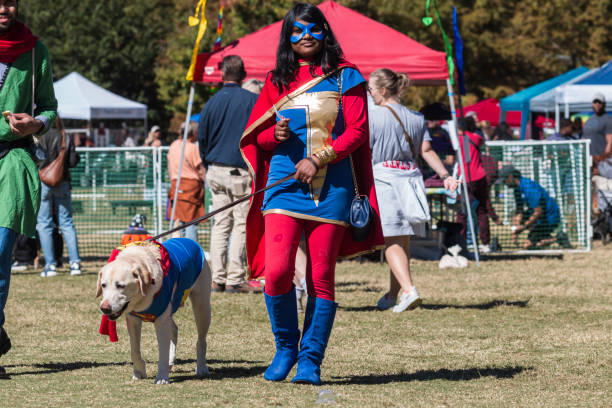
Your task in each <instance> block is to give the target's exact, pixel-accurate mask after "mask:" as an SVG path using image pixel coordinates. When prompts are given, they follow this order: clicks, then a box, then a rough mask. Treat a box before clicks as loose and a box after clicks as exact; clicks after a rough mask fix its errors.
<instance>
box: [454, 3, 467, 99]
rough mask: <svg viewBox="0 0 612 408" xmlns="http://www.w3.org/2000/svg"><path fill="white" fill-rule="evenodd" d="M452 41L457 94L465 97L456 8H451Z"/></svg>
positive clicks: (461, 43)
mask: <svg viewBox="0 0 612 408" xmlns="http://www.w3.org/2000/svg"><path fill="white" fill-rule="evenodd" d="M453 39H454V43H455V62H456V63H457V82H459V94H460V95H465V79H464V77H463V40H462V39H461V34H459V22H458V21H457V8H456V7H455V6H453Z"/></svg>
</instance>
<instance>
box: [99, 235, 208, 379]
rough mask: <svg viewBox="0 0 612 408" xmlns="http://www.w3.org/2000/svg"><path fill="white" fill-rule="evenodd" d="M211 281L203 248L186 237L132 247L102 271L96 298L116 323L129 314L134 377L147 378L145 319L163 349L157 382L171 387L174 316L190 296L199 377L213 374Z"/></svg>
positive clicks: (176, 328)
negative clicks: (210, 364)
mask: <svg viewBox="0 0 612 408" xmlns="http://www.w3.org/2000/svg"><path fill="white" fill-rule="evenodd" d="M211 279H212V278H211V272H210V267H209V266H208V263H207V262H206V259H205V258H204V252H203V251H202V248H201V247H200V246H199V244H198V243H197V242H195V241H192V240H190V239H186V238H174V239H170V240H168V241H166V242H165V243H164V244H163V246H159V245H157V244H153V243H140V245H133V246H128V247H126V248H125V249H123V250H122V251H121V252H119V254H118V255H117V257H116V258H115V259H114V260H113V261H112V262H110V263H108V264H106V265H105V266H104V267H103V268H102V269H101V270H100V272H99V274H98V287H97V295H96V296H100V295H102V302H101V303H100V310H101V311H102V313H104V314H105V315H107V316H108V317H109V319H111V320H117V319H118V318H119V317H120V316H121V315H122V314H124V313H125V315H126V322H127V329H128V333H129V335H130V348H131V356H132V364H133V369H134V375H133V377H132V378H133V379H142V378H146V376H147V374H146V369H145V362H144V360H143V359H142V356H141V354H140V331H141V325H142V320H145V321H153V322H154V325H155V333H156V335H157V343H158V348H159V362H158V371H157V379H156V380H155V383H156V384H168V382H169V378H168V376H169V373H170V370H171V368H172V366H173V365H174V359H175V356H176V340H177V336H178V327H177V326H176V324H175V323H174V320H173V319H172V314H173V313H174V312H175V311H176V310H177V309H178V308H179V307H180V306H181V305H182V303H183V302H184V301H185V300H186V298H187V297H189V299H190V300H191V307H192V309H193V315H194V318H195V322H196V326H197V331H198V342H197V345H196V354H197V363H196V375H198V376H204V375H207V374H208V367H207V365H206V335H207V333H208V328H209V326H210V316H211V313H210V290H211Z"/></svg>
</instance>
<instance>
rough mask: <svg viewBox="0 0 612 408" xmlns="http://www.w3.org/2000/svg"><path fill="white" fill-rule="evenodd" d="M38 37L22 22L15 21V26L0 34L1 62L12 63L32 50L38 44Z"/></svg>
mask: <svg viewBox="0 0 612 408" xmlns="http://www.w3.org/2000/svg"><path fill="white" fill-rule="evenodd" d="M36 41H38V37H36V36H34V35H33V34H32V32H31V31H30V29H29V28H28V27H26V26H25V25H24V24H23V23H22V22H20V21H15V24H14V25H13V27H12V28H11V29H10V30H8V31H7V32H6V33H4V34H0V62H3V63H5V64H10V63H12V62H15V60H16V59H17V58H19V56H20V55H21V54H23V53H24V52H27V51H30V50H31V49H32V48H34V46H35V45H36Z"/></svg>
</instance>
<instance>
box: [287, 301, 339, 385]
mask: <svg viewBox="0 0 612 408" xmlns="http://www.w3.org/2000/svg"><path fill="white" fill-rule="evenodd" d="M337 307H338V304H337V303H336V302H332V301H331V300H327V299H321V298H315V297H311V296H309V297H308V303H307V305H306V316H305V317H304V334H303V335H302V341H301V342H300V352H299V354H298V367H297V374H296V375H295V377H293V379H292V380H291V382H294V383H301V384H313V385H321V363H322V362H323V357H325V349H326V348H327V342H328V340H329V335H330V334H331V330H332V326H333V325H334V318H335V317H336V308H337Z"/></svg>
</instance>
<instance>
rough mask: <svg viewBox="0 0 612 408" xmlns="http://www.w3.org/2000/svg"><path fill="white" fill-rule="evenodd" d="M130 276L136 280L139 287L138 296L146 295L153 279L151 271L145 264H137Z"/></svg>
mask: <svg viewBox="0 0 612 408" xmlns="http://www.w3.org/2000/svg"><path fill="white" fill-rule="evenodd" d="M132 274H133V275H134V277H135V278H136V279H138V286H139V287H140V294H141V295H142V296H146V295H147V290H148V289H149V286H151V282H152V281H153V278H152V276H151V270H150V269H149V267H148V266H147V264H146V262H142V261H141V262H137V263H135V264H134V266H133V268H132Z"/></svg>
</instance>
